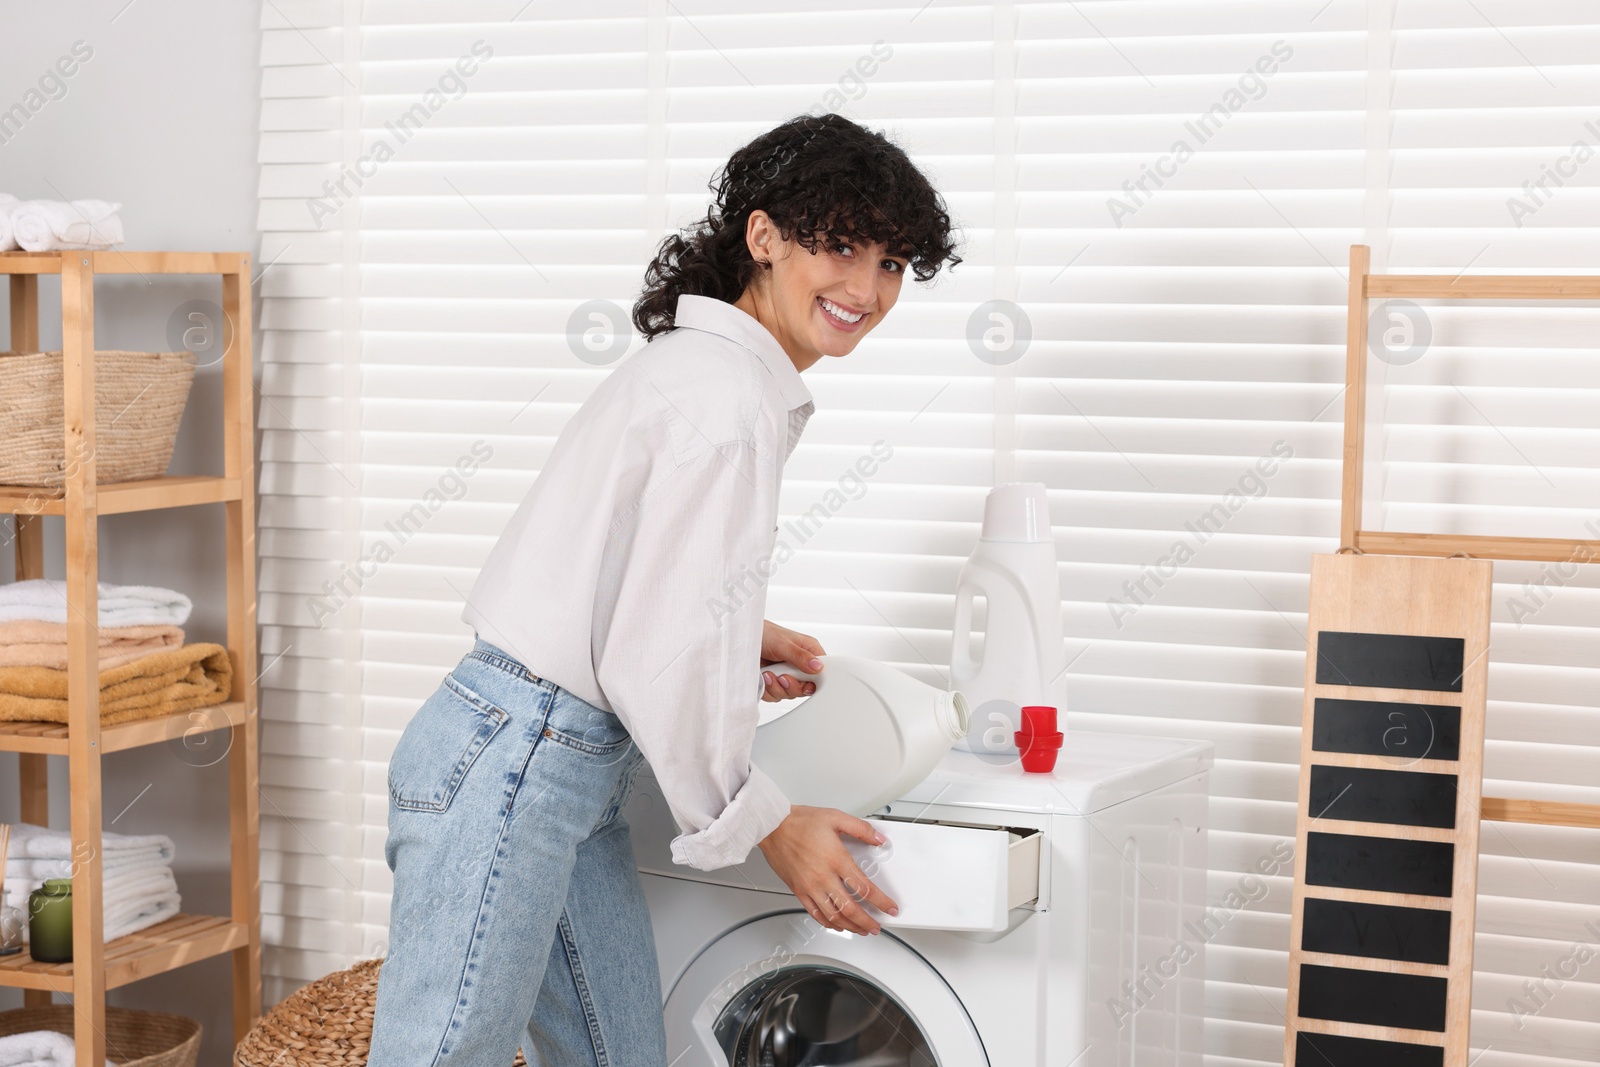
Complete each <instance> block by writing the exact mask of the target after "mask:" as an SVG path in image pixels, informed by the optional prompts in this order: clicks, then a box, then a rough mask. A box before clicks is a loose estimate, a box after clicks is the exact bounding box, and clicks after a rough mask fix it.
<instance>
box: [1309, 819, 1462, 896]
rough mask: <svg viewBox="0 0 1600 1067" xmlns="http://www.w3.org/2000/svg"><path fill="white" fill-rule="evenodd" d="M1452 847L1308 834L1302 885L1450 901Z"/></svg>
mask: <svg viewBox="0 0 1600 1067" xmlns="http://www.w3.org/2000/svg"><path fill="white" fill-rule="evenodd" d="M1455 857H1456V847H1455V845H1453V844H1451V843H1450V842H1448V841H1398V840H1394V839H1392V838H1387V837H1356V836H1353V835H1351V834H1329V833H1319V832H1317V831H1310V832H1308V833H1307V834H1306V883H1307V884H1309V885H1326V886H1333V887H1335V888H1338V889H1371V890H1376V891H1377V892H1380V893H1420V894H1422V895H1423V896H1430V897H1447V896H1449V895H1450V886H1451V882H1452V881H1453V878H1452V874H1453V868H1454V866H1455Z"/></svg>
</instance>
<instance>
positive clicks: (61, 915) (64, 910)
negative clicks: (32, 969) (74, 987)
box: [28, 878, 72, 963]
mask: <svg viewBox="0 0 1600 1067" xmlns="http://www.w3.org/2000/svg"><path fill="white" fill-rule="evenodd" d="M28 952H29V954H30V955H32V956H33V958H34V959H36V960H38V961H39V962H40V963H71V962H72V879H70V878H49V879H46V880H45V883H44V887H43V888H41V889H35V890H34V891H33V892H32V893H31V894H29V896H28Z"/></svg>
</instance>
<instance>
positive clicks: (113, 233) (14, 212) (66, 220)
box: [11, 200, 122, 252]
mask: <svg viewBox="0 0 1600 1067" xmlns="http://www.w3.org/2000/svg"><path fill="white" fill-rule="evenodd" d="M121 209H122V205H121V204H113V203H109V202H107V201H105V200H73V201H71V202H67V201H64V200H24V201H23V202H22V203H20V204H15V205H13V206H12V208H11V229H12V231H13V232H12V236H13V237H14V239H15V240H16V242H17V244H18V245H19V246H21V247H22V248H23V249H25V250H26V251H29V252H50V251H54V250H56V249H61V248H94V249H102V248H110V247H111V246H112V245H119V244H121V243H122V218H121V216H119V215H118V214H117V212H118V211H120V210H121Z"/></svg>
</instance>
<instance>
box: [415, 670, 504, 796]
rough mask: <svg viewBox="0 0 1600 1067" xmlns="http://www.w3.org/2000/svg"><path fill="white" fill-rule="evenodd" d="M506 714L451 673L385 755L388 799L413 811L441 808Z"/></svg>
mask: <svg viewBox="0 0 1600 1067" xmlns="http://www.w3.org/2000/svg"><path fill="white" fill-rule="evenodd" d="M508 718H510V716H509V715H507V713H506V712H505V711H504V710H502V709H501V708H498V707H496V706H495V705H494V704H491V703H490V702H489V701H487V700H485V699H484V698H483V697H481V696H479V695H478V694H477V693H475V692H473V691H472V690H471V689H468V688H467V687H466V686H465V685H462V684H461V682H460V681H459V680H458V679H457V678H456V677H455V675H453V674H447V675H445V679H444V682H443V683H441V684H440V686H439V688H438V689H437V690H435V691H434V693H433V695H432V696H430V697H429V698H428V699H427V700H426V701H424V702H423V705H422V707H421V708H420V709H419V710H418V711H417V714H416V715H415V716H414V717H413V718H412V720H411V722H409V723H408V724H407V725H406V728H405V732H404V733H403V734H401V735H400V743H399V744H398V745H396V746H395V750H394V755H393V756H392V757H391V758H390V760H389V800H390V802H391V803H393V804H394V806H395V807H397V808H406V809H409V810H411V811H444V810H446V809H447V808H449V807H450V801H451V799H452V798H453V797H454V796H455V795H456V790H457V789H459V788H460V787H461V783H462V781H463V780H465V779H466V777H467V772H468V771H469V770H471V769H472V764H473V762H474V761H476V760H477V758H478V756H479V754H480V753H482V752H483V750H484V749H485V748H486V747H487V746H488V744H489V742H490V741H491V740H493V738H494V735H495V734H497V733H499V732H500V728H501V727H502V726H504V725H505V724H506V720H507V719H508Z"/></svg>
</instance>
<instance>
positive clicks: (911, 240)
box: [633, 113, 961, 340]
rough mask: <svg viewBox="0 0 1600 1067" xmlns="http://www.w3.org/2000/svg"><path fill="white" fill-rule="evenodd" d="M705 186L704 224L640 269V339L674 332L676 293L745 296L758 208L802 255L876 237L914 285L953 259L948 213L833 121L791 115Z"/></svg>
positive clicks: (911, 170) (877, 146)
mask: <svg viewBox="0 0 1600 1067" xmlns="http://www.w3.org/2000/svg"><path fill="white" fill-rule="evenodd" d="M710 189H711V191H712V192H713V193H715V194H716V199H715V200H714V202H713V203H712V205H711V207H710V209H709V210H708V211H707V212H706V216H705V218H703V219H701V220H700V221H698V222H696V223H695V224H694V225H692V226H690V227H688V228H687V229H685V230H684V231H683V232H682V233H676V234H672V235H671V236H669V237H667V238H666V239H665V240H663V241H662V242H661V246H660V248H659V249H658V250H657V253H656V257H655V258H654V259H653V260H651V261H650V265H649V266H648V267H647V268H645V275H644V288H643V293H642V295H641V296H640V297H639V300H638V302H637V303H636V304H634V306H633V324H634V326H636V327H637V328H638V329H639V332H640V333H642V334H643V335H644V337H645V339H646V340H649V339H651V338H654V337H655V336H656V335H658V334H662V333H665V332H666V331H668V330H670V329H672V327H673V325H674V323H673V316H674V314H675V313H676V311H677V306H678V297H679V296H681V295H683V294H684V293H691V294H693V295H696V296H707V297H711V298H713V299H716V300H722V301H725V302H728V303H731V302H733V301H735V300H737V299H738V298H739V297H740V296H741V295H742V294H743V293H744V291H745V288H746V287H747V286H748V285H749V284H750V282H751V281H752V279H754V278H755V277H756V271H757V270H758V264H757V261H756V260H755V259H754V258H753V257H752V256H751V255H750V250H749V248H748V247H747V246H746V244H745V237H744V235H745V226H746V223H747V222H748V220H749V218H750V213H751V212H752V211H754V210H756V209H758V208H759V209H760V210H762V211H765V212H766V213H767V214H768V215H770V216H771V217H772V221H773V223H774V224H775V225H776V226H777V228H778V232H779V233H781V234H782V235H783V238H784V240H791V239H798V241H799V243H800V244H801V246H802V247H804V248H805V249H806V250H807V251H810V252H815V251H816V248H817V244H818V242H819V241H820V240H821V239H822V238H824V237H829V236H831V237H838V238H842V239H848V240H851V241H855V242H858V243H861V244H868V245H871V244H877V243H878V242H880V241H881V242H883V243H884V244H885V245H887V246H888V254H889V255H892V256H903V257H905V258H906V260H907V261H908V263H909V265H910V268H911V271H912V272H913V273H914V274H915V275H916V278H917V280H918V281H920V282H926V281H928V280H929V279H931V278H932V277H933V276H934V275H935V274H937V273H938V272H939V268H940V266H942V265H943V264H945V263H949V264H950V266H951V267H952V268H953V267H954V266H955V265H956V264H957V263H960V262H961V257H960V256H958V255H956V254H955V246H954V244H953V243H952V241H951V236H950V214H949V212H948V210H947V209H946V208H945V204H944V201H943V200H942V199H941V198H940V196H939V194H938V192H937V191H935V190H934V188H933V186H932V185H931V184H930V183H929V182H928V179H927V177H925V176H924V175H923V173H922V172H921V171H920V170H918V169H917V167H916V165H915V164H913V163H912V162H911V159H910V157H909V156H907V155H906V153H905V151H904V150H903V149H901V148H900V147H899V146H898V145H896V144H894V143H893V142H891V141H890V140H889V139H888V138H886V137H884V136H883V134H881V133H878V132H876V131H874V130H868V129H866V128H864V127H862V126H858V125H856V124H855V123H854V122H851V121H850V120H849V119H847V118H844V117H843V116H840V115H835V114H831V113H830V114H825V115H811V114H806V115H799V116H797V117H795V118H792V119H790V120H789V121H788V122H785V123H783V124H782V125H781V126H778V127H776V128H774V129H772V130H770V131H768V132H767V133H764V134H762V135H761V136H760V137H757V138H756V139H755V140H753V141H751V142H750V143H749V144H747V145H745V146H744V147H743V148H741V149H739V150H738V151H737V152H735V153H734V154H733V155H732V157H730V158H729V160H728V162H727V163H726V164H725V165H724V166H723V168H722V170H721V171H720V172H719V173H718V175H717V177H715V178H714V179H713V180H712V182H711V185H710ZM759 266H760V267H764V268H765V269H767V270H771V269H772V265H771V264H770V263H762V264H760V265H759Z"/></svg>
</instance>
